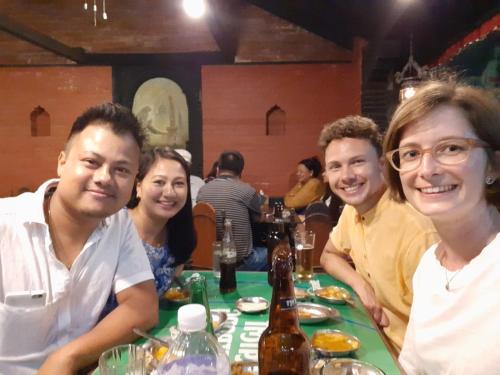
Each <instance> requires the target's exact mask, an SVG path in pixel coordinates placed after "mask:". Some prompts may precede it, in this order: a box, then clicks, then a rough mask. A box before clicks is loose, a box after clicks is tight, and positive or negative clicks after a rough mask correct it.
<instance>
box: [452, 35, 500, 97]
mask: <svg viewBox="0 0 500 375" xmlns="http://www.w3.org/2000/svg"><path fill="white" fill-rule="evenodd" d="M448 65H449V66H451V67H452V68H453V69H455V70H456V71H458V72H460V73H461V76H462V78H463V80H464V81H466V82H467V83H469V84H471V85H475V86H480V87H483V88H486V89H488V90H490V91H491V92H493V94H494V95H495V96H496V97H497V98H498V99H500V30H494V31H493V32H491V33H489V34H488V35H486V36H485V37H483V38H482V39H479V40H476V41H474V42H472V43H470V44H468V45H466V46H464V47H463V48H462V49H461V50H460V52H459V53H458V54H457V55H456V56H454V57H453V58H452V59H451V60H450V62H449V64H448Z"/></svg>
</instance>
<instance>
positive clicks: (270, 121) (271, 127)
mask: <svg viewBox="0 0 500 375" xmlns="http://www.w3.org/2000/svg"><path fill="white" fill-rule="evenodd" d="M285 131H286V113H285V111H283V110H282V109H281V108H280V107H279V106H278V105H274V106H273V107H271V108H270V109H269V111H267V113H266V135H285Z"/></svg>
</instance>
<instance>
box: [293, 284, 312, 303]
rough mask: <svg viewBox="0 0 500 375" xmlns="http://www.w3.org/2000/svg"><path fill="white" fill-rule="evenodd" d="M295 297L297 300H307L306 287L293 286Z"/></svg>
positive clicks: (308, 296)
mask: <svg viewBox="0 0 500 375" xmlns="http://www.w3.org/2000/svg"><path fill="white" fill-rule="evenodd" d="M294 289H295V299H296V300H297V301H307V300H308V299H309V298H310V295H309V293H307V289H303V288H297V287H295V288H294Z"/></svg>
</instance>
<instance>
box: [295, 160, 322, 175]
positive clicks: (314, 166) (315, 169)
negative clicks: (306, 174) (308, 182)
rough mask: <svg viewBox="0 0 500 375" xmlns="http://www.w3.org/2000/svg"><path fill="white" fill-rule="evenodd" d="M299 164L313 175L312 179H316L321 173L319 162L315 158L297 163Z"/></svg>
mask: <svg viewBox="0 0 500 375" xmlns="http://www.w3.org/2000/svg"><path fill="white" fill-rule="evenodd" d="M299 164H302V165H303V166H305V167H306V168H307V169H309V170H310V171H311V172H312V173H313V177H318V176H319V175H320V173H321V162H320V161H319V159H318V158H317V157H316V156H313V157H312V158H308V159H304V160H301V161H299Z"/></svg>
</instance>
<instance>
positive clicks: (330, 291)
mask: <svg viewBox="0 0 500 375" xmlns="http://www.w3.org/2000/svg"><path fill="white" fill-rule="evenodd" d="M316 295H318V296H320V297H323V298H334V299H347V298H349V293H348V292H346V291H345V290H343V289H340V288H337V287H334V286H331V287H327V288H323V289H320V290H317V291H316Z"/></svg>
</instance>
